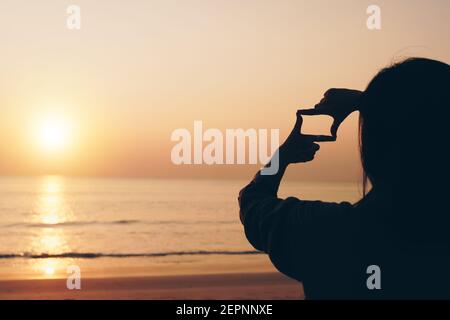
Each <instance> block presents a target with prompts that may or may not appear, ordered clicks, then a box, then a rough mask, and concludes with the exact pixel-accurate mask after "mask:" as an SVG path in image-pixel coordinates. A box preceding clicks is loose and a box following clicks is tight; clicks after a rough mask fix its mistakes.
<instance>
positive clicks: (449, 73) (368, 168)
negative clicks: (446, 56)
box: [359, 58, 450, 194]
mask: <svg viewBox="0 0 450 320" xmlns="http://www.w3.org/2000/svg"><path fill="white" fill-rule="evenodd" d="M449 86H450V66H449V65H448V64H446V63H443V62H440V61H436V60H431V59H426V58H410V59H407V60H404V61H402V62H400V63H396V64H394V65H392V66H390V67H387V68H384V69H382V70H381V71H380V72H379V73H378V74H377V75H376V76H375V77H374V78H373V79H372V81H371V82H370V83H369V85H368V87H367V89H366V90H365V92H364V93H363V95H362V98H361V101H360V107H359V109H360V121H359V130H360V153H361V161H362V165H363V169H364V177H363V188H364V194H366V190H367V185H368V182H370V183H371V185H372V187H373V188H374V189H375V188H378V187H383V186H392V185H393V184H395V183H396V182H399V181H402V183H405V179H406V180H408V177H409V176H410V175H411V174H413V175H414V176H419V177H422V178H423V177H427V176H428V173H431V172H433V170H434V169H439V170H442V168H436V166H437V167H439V164H443V165H444V166H445V165H446V164H445V163H443V162H442V163H441V160H442V154H443V153H442V152H441V153H439V150H442V147H443V145H442V144H445V143H447V144H448V141H447V137H449V134H448V132H449V131H450V130H448V129H447V128H450V118H448V117H447V115H448V114H449V112H450V103H449V101H450V99H449V96H450V88H449ZM447 123H449V124H447ZM421 148H425V150H424V149H421ZM420 150H422V151H425V152H423V153H422V152H420ZM436 153H438V154H436ZM428 170H429V171H428ZM425 171H426V172H425ZM437 174H439V173H437ZM433 177H434V178H437V177H436V176H433Z"/></svg>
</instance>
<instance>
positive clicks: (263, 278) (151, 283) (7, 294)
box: [0, 272, 303, 300]
mask: <svg viewBox="0 0 450 320" xmlns="http://www.w3.org/2000/svg"><path fill="white" fill-rule="evenodd" d="M66 281H67V280H66V279H65V278H60V279H27V280H1V281H0V300H105V299H107V300H110V299H111V300H134V299H139V300H228V299H230V300H241V299H242V300H244V299H252V300H300V299H303V290H302V287H301V284H299V283H298V282H296V281H294V280H292V279H289V278H288V277H286V276H284V275H282V274H280V273H277V272H266V273H228V274H197V275H170V276H144V277H112V278H86V279H82V281H81V289H80V290H69V289H67V286H66Z"/></svg>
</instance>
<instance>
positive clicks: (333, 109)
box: [297, 89, 362, 138]
mask: <svg viewBox="0 0 450 320" xmlns="http://www.w3.org/2000/svg"><path fill="white" fill-rule="evenodd" d="M361 95H362V92H361V91H359V90H352V89H329V90H328V91H327V92H325V94H324V97H323V99H322V100H320V102H319V103H318V104H316V106H315V107H314V108H313V109H305V110H298V111H297V114H299V115H308V116H313V115H327V116H331V117H333V119H334V121H333V125H332V126H331V130H330V132H331V135H332V136H333V137H335V138H336V137H337V131H338V128H339V126H340V124H341V123H342V122H343V121H344V120H345V119H346V118H347V117H348V116H349V115H350V114H351V113H352V112H353V111H356V110H357V109H358V104H359V99H360V97H361Z"/></svg>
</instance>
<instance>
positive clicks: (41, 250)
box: [31, 176, 71, 278]
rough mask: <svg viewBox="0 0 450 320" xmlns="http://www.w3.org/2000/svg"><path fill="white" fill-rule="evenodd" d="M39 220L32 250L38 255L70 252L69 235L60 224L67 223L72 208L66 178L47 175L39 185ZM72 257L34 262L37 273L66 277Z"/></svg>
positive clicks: (37, 218)
mask: <svg viewBox="0 0 450 320" xmlns="http://www.w3.org/2000/svg"><path fill="white" fill-rule="evenodd" d="M35 208H36V209H35V221H36V222H37V223H39V224H40V227H41V228H39V229H38V231H37V233H36V237H35V239H33V241H32V243H31V251H32V252H33V253H35V254H48V255H55V254H60V253H65V252H69V251H70V247H69V245H68V243H67V235H66V232H65V231H64V229H63V228H62V227H61V226H58V224H61V223H64V222H67V221H68V220H69V219H70V216H71V210H70V207H69V206H68V204H67V202H66V199H65V197H64V179H63V178H61V177H56V176H48V177H44V178H43V179H42V181H41V183H40V185H39V191H38V197H37V200H36V206H35ZM67 260H69V259H60V258H44V259H36V260H34V261H33V266H32V269H33V272H36V273H38V274H39V276H43V277H45V278H51V277H57V276H62V275H63V274H65V271H66V270H65V267H66V266H67V265H68V263H69V262H70V261H67Z"/></svg>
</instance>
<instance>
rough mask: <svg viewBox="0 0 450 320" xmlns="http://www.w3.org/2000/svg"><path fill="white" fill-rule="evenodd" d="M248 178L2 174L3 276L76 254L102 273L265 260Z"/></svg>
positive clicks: (322, 192) (286, 186)
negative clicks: (253, 229)
mask: <svg viewBox="0 0 450 320" xmlns="http://www.w3.org/2000/svg"><path fill="white" fill-rule="evenodd" d="M246 183H247V182H246V181H231V180H230V181H228V180H214V181H213V180H161V179H160V180H158V179H116V178H66V177H59V176H44V177H24V178H0V194H1V196H0V278H42V277H44V278H48V277H63V276H65V274H66V268H67V266H69V265H74V264H75V265H81V267H82V269H83V270H86V272H88V273H89V274H94V275H95V276H107V275H108V274H115V275H117V274H118V273H119V274H120V275H122V276H128V275H134V274H147V273H153V274H159V273H162V274H163V273H167V272H170V273H188V272H189V273H196V272H198V273H201V272H205V271H210V272H213V271H214V270H216V271H227V270H229V271H233V270H231V269H233V267H234V266H236V268H239V266H240V265H251V266H252V268H253V267H255V268H257V266H258V263H260V261H263V260H264V259H266V258H265V257H264V255H260V254H258V253H257V252H256V251H255V250H254V249H253V248H252V247H251V246H250V245H249V244H248V242H247V240H246V239H245V236H244V233H243V229H242V226H241V224H240V221H239V208H238V204H237V195H238V192H239V190H240V189H241V188H242V187H243V186H245V184H246ZM288 195H289V196H298V197H301V198H303V199H311V200H317V199H321V200H326V201H343V200H345V201H351V202H353V201H357V200H358V199H359V198H360V197H361V192H360V188H359V186H358V184H356V183H317V182H315V183H306V182H283V184H282V188H281V190H280V196H288ZM248 261H250V262H252V263H250V264H249V263H244V262H248ZM239 262H242V264H240V263H239ZM214 264H220V265H221V266H222V269H223V270H222V269H220V268H219V269H220V270H219V269H217V267H214ZM230 268H231V269H230ZM213 269H214V270H213Z"/></svg>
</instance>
